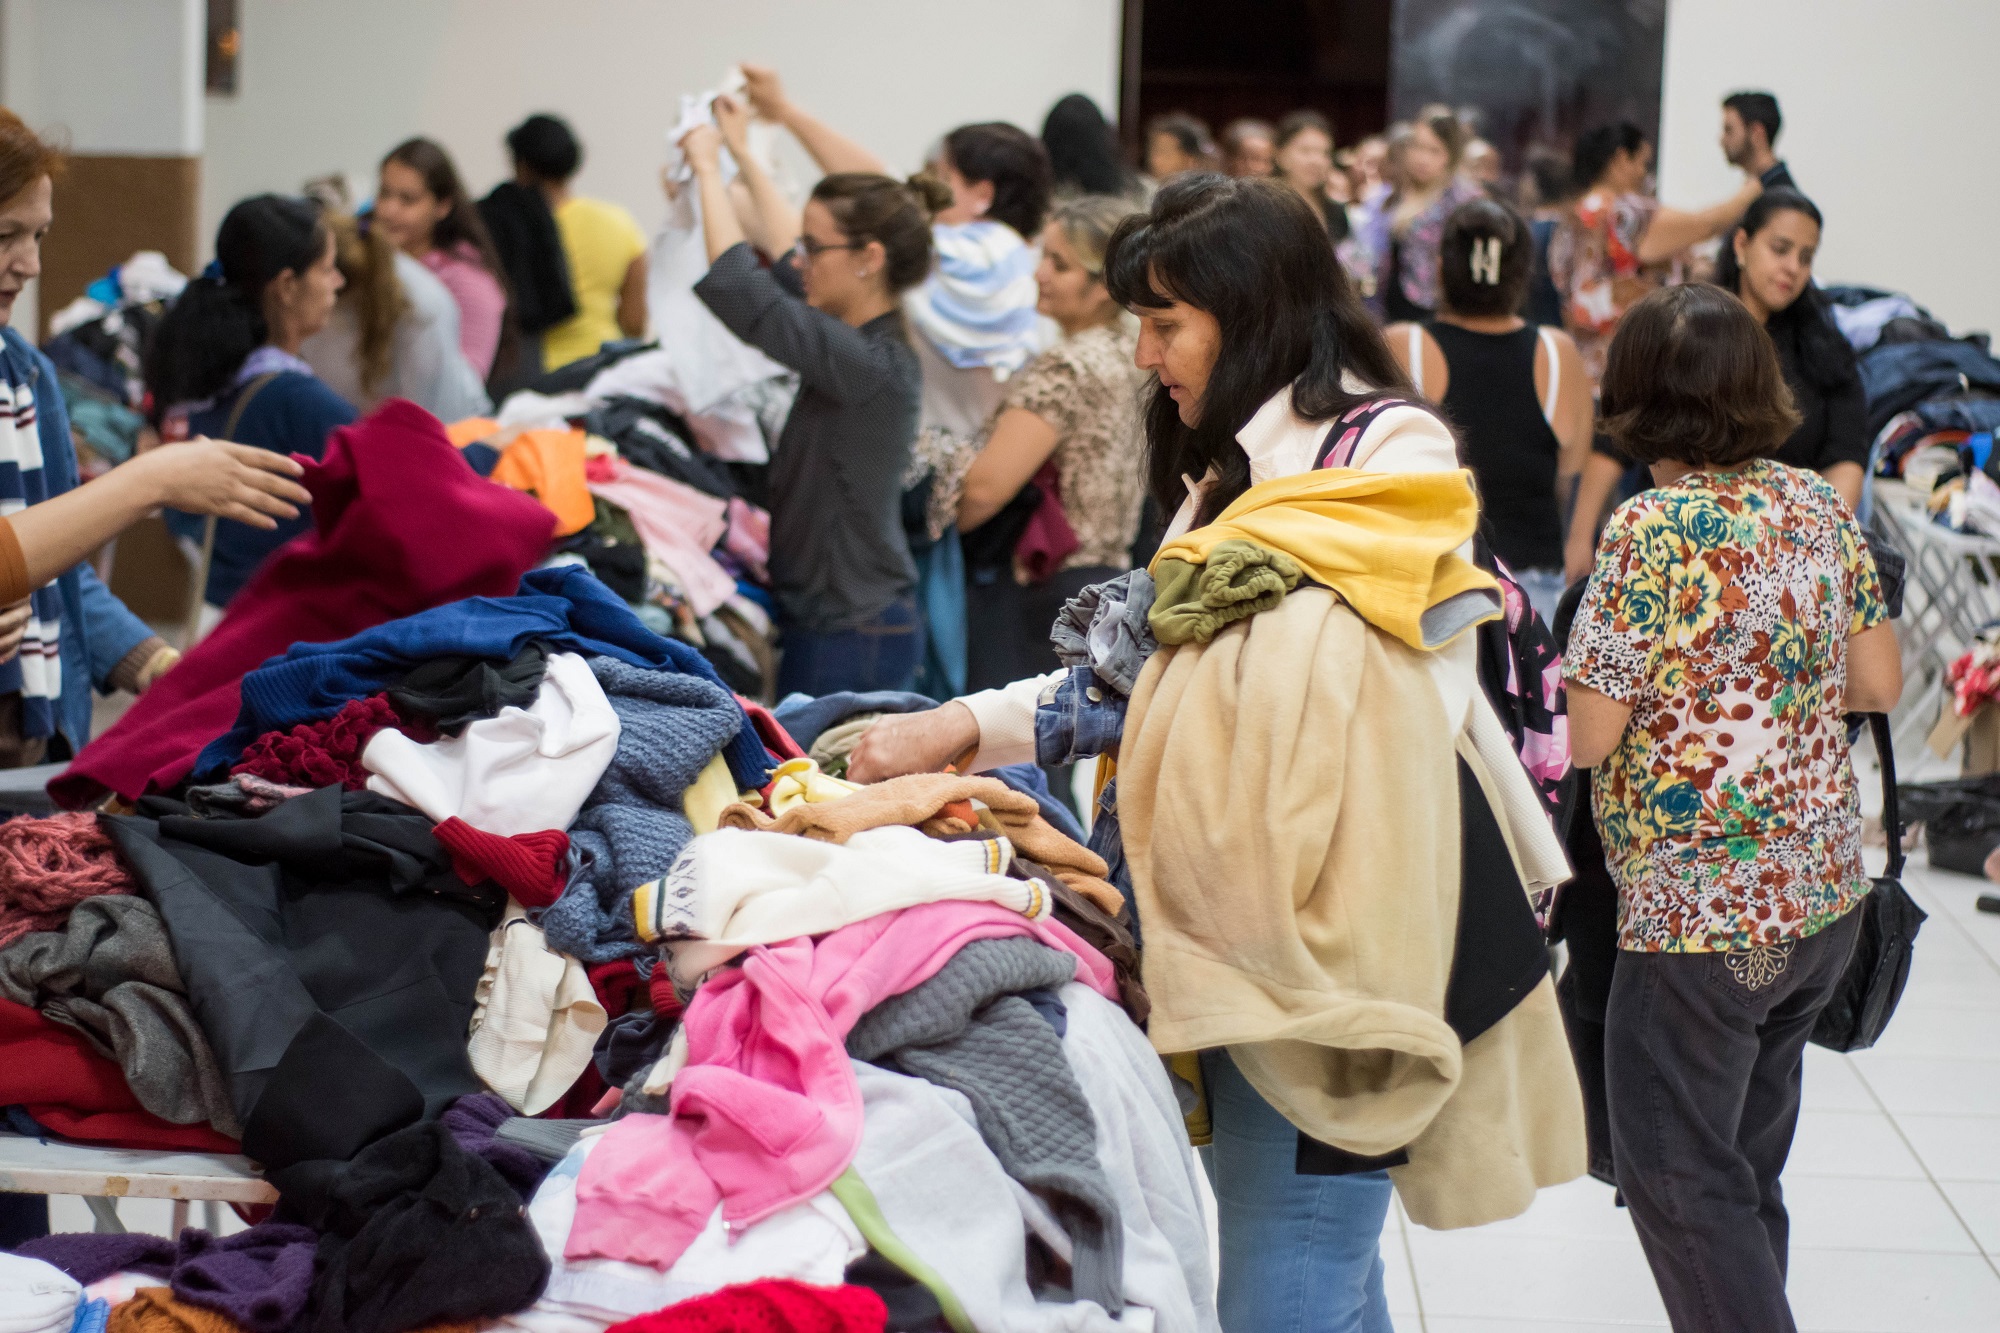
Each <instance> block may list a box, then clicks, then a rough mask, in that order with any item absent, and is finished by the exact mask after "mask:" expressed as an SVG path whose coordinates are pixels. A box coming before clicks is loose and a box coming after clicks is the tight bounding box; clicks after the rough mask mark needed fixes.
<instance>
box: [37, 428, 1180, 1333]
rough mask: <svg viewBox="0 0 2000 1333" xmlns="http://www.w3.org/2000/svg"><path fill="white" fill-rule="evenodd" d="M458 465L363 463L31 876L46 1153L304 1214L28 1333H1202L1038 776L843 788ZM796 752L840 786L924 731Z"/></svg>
mask: <svg viewBox="0 0 2000 1333" xmlns="http://www.w3.org/2000/svg"><path fill="white" fill-rule="evenodd" d="M462 460H463V455H462V454H460V453H459V451H458V450H456V449H455V448H454V447H453V446H452V445H451V444H450V443H449V442H448V440H447V439H446V437H445V436H444V433H443V430H442V428H441V427H440V426H439V425H438V424H437V423H436V422H435V421H434V420H432V419H430V418H428V417H427V416H426V415H425V414H422V413H419V412H417V411H415V409H412V408H409V407H408V405H398V404H391V405H388V406H386V407H385V408H384V409H382V410H381V411H380V412H378V413H377V414H375V415H374V416H372V417H370V418H369V419H368V420H367V421H365V422H363V423H360V424H359V425H357V426H356V427H354V428H350V429H348V430H345V431H343V432H340V433H338V434H337V435H336V437H335V439H334V440H333V441H332V442H331V444H330V447H329V449H328V453H327V457H326V459H325V460H323V461H321V462H319V463H317V464H314V465H313V466H311V467H310V468H309V469H308V475H307V483H308V485H309V486H310V487H311V488H312V489H313V491H314V495H315V500H316V503H315V506H314V522H315V531H314V532H312V533H310V534H308V535H307V536H306V537H304V538H302V539H301V540H300V541H299V542H297V543H295V544H293V545H291V546H288V547H287V548H285V549H284V550H283V551H281V552H280V553H279V554H278V555H277V556H276V557H275V558H274V559H273V560H272V561H271V562H270V564H268V565H267V566H266V567H265V568H264V569H262V570H261V571H259V573H258V574H257V576H256V577H255V578H253V579H252V581H251V583H250V584H249V585H247V586H246V588H245V590H244V593H243V595H242V597H241V598H240V599H239V602H238V604H237V605H235V606H233V607H232V608H231V612H230V615H229V616H228V617H227V618H226V619H225V620H224V622H223V623H222V624H221V625H220V626H219V627H218V628H217V630H216V632H215V633H214V634H213V635H211V636H210V637H209V639H207V640H206V641H204V642H203V643H202V644H200V645H198V646H197V647H196V649H195V650H193V651H192V652H191V653H190V654H189V655H188V658H187V659H186V661H185V662H184V663H183V664H182V667H181V668H179V669H178V670H179V674H178V675H175V676H173V678H172V679H171V680H163V681H162V683H161V686H160V688H159V689H158V690H156V691H153V692H149V694H148V696H147V697H146V698H145V699H143V700H141V701H140V703H139V704H138V705H137V706H135V708H134V709H133V710H132V711H131V712H130V713H128V714H127V715H126V717H125V718H124V719H122V720H121V721H120V723H119V724H117V725H116V726H114V727H113V728H112V729H110V730H109V731H108V732H106V733H105V734H104V735H103V736H101V737H100V738H99V739H98V741H97V742H95V743H94V744H93V745H91V746H89V747H87V748H86V750H85V751H84V752H83V753H82V754H81V755H79V757H78V760H77V761H76V763H75V764H73V765H72V766H71V768H70V770H69V771H68V772H67V773H66V774H65V775H64V777H63V779H62V781H61V783H60V784H59V786H58V789H57V790H58V794H59V795H60V796H61V797H62V798H63V800H64V801H65V803H66V804H69V805H72V806H78V807H89V808H87V809H76V810H72V811H69V812H65V813H61V814H57V815H54V816H51V817H48V818H43V819H16V820H13V821H10V822H7V823H5V824H4V825H0V1024H4V1025H5V1032H4V1034H3V1035H0V1050H4V1051H5V1053H6V1055H7V1057H8V1058H6V1059H0V1071H4V1072H0V1098H3V1099H4V1104H5V1105H6V1106H7V1107H8V1108H9V1110H8V1117H9V1120H10V1124H11V1127H12V1128H13V1129H14V1130H15V1131H16V1132H20V1133H26V1134H30V1135H35V1136H40V1137H43V1138H45V1139H47V1140H50V1141H65V1142H76V1143H82V1144H98V1145H104V1146H117V1147H123V1148H131V1149H158V1150H177V1151H197V1152H215V1153H230V1152H238V1151H240V1152H242V1153H244V1154H245V1155H247V1156H249V1157H250V1158H251V1159H252V1160H253V1161H255V1162H256V1163H257V1165H258V1166H259V1168H260V1169H261V1170H262V1171H263V1172H264V1174H265V1176H266V1178H267V1179H268V1180H269V1181H270V1182H271V1184H272V1185H273V1186H274V1187H276V1189H277V1190H278V1193H279V1199H280V1201H279V1203H278V1204H277V1206H276V1209H275V1211H274V1212H272V1213H271V1214H270V1215H268V1216H262V1217H259V1218H258V1219H257V1220H256V1222H255V1225H253V1226H251V1227H250V1228H249V1229H248V1230H244V1231H240V1232H237V1233H236V1234H233V1235H226V1236H211V1235H209V1234H208V1233H206V1232H202V1231H198V1230H188V1231H184V1232H183V1233H182V1234H181V1235H180V1236H178V1237H172V1238H160V1237H147V1236H137V1235H81V1236H52V1237H47V1238H44V1239H40V1240H35V1241H30V1242H28V1243H26V1244H25V1245H23V1246H21V1247H19V1248H18V1249H17V1251H16V1253H14V1254H12V1255H8V1256H5V1257H4V1262H0V1305H4V1306H5V1308H7V1309H8V1310H10V1311H13V1310H17V1309H18V1310H20V1311H22V1312H23V1313H22V1315H21V1318H23V1319H27V1318H29V1316H30V1314H31V1313H32V1317H33V1320H35V1321H39V1322H29V1323H22V1324H21V1327H24V1328H27V1327H37V1328H39V1327H41V1326H44V1325H46V1326H48V1327H51V1328H55V1327H60V1328H63V1329H69V1328H72V1327H84V1328H93V1327H101V1328H109V1329H113V1330H119V1329H133V1330H137V1329H148V1330H150V1329H155V1328H159V1329H189V1330H193V1329H200V1330H226V1329H246V1330H254V1331H256V1333H284V1331H285V1330H335V1329H340V1330H375V1331H377V1333H403V1331H404V1330H413V1329H430V1328H443V1327H452V1328H459V1327H472V1326H473V1324H472V1323H471V1322H470V1321H476V1320H489V1321H490V1320H493V1319H499V1318H505V1319H507V1320H509V1321H511V1326H514V1327H520V1328H525V1329H592V1330H595V1329H603V1328H606V1327H609V1326H611V1325H614V1324H620V1323H626V1324H629V1325H630V1326H632V1327H645V1328H653V1327H658V1328H671V1327H680V1326H686V1327H710V1326H715V1325H714V1324H713V1323H712V1322H711V1323H707V1324H704V1323H700V1322H698V1321H700V1320H703V1319H708V1320H711V1321H712V1320H714V1319H716V1318H721V1317H723V1316H721V1315H718V1314H716V1313H715V1311H716V1310H718V1309H726V1310H730V1311H747V1312H751V1314H750V1315H746V1316H745V1317H752V1316H753V1315H754V1317H758V1318H764V1319H766V1320H767V1321H768V1320H786V1321H790V1322H788V1323H778V1324H773V1325H772V1326H780V1327H822V1326H824V1327H842V1328H849V1327H851V1328H870V1329H886V1328H890V1327H894V1328H909V1329H918V1328H932V1327H937V1328H959V1329H970V1328H1023V1329H1026V1328H1038V1327H1047V1328H1057V1327H1061V1328H1092V1327H1103V1328H1112V1327H1121V1326H1128V1325H1130V1324H1132V1321H1133V1320H1134V1319H1142V1320H1144V1321H1151V1322H1152V1323H1153V1324H1154V1326H1156V1327H1160V1328H1189V1329H1198V1328H1206V1327H1212V1326H1213V1307H1212V1300H1211V1296H1210V1287H1211V1284H1210V1283H1209V1281H1208V1279H1207V1276H1206V1274H1207V1253H1206V1246H1207V1240H1206V1227H1205V1225H1204V1223H1203V1221H1202V1215H1201V1208H1200V1204H1199V1202H1198V1193H1197V1189H1196V1185H1195V1182H1194V1177H1193V1171H1194V1164H1193V1158H1192V1154H1191V1151H1190V1149H1189V1147H1188V1144H1187V1140H1186V1136H1185V1132H1184V1130H1183V1128H1182V1121H1181V1110H1180V1107H1179V1105H1178V1103H1177V1101H1176V1098H1175V1094H1174V1092H1173V1090H1172V1088H1171V1085H1170V1083H1169V1080H1168V1077H1167V1074H1166V1073H1165V1071H1164V1069H1163V1068H1162V1066H1161V1065H1160V1063H1159V1061H1158V1060H1157V1058H1156V1057H1154V1056H1153V1055H1152V1053H1151V1050H1150V1047H1149V1046H1148V1045H1147V1043H1146V1039H1145V1036H1144V1034H1143V1032H1142V1031H1141V1030H1140V1028H1139V1027H1138V1026H1137V1025H1136V1024H1135V1023H1134V1021H1133V1014H1134V1011H1135V1009H1136V1012H1137V1013H1138V1014H1140V1015H1141V1016H1143V1012H1144V1011H1143V1003H1144V1000H1143V994H1144V993H1143V990H1142V989H1141V988H1140V985H1139V980H1138V976H1137V971H1136V962H1137V956H1136V952H1135V950H1134V948H1133V941H1132V938H1131V935H1130V933H1129V930H1128V929H1127V927H1126V925H1125V924H1124V922H1125V921H1129V913H1128V912H1126V911H1125V909H1124V897H1123V895H1122V894H1121V893H1120V892H1119V891H1118V890H1117V889H1115V888H1113V887H1112V886H1111V885H1110V884H1109V883H1108V882H1107V881H1106V880H1105V878H1104V876H1105V874H1106V873H1107V868H1106V866H1105V865H1104V863H1103V862H1102V861H1101V860H1100V859H1099V858H1097V857H1096V856H1095V855H1094V854H1092V853H1091V852H1090V851H1088V850H1087V849H1086V848H1085V847H1084V846H1082V845H1081V844H1080V843H1079V842H1078V841H1077V839H1076V838H1075V837H1073V836H1071V835H1072V834H1073V833H1080V831H1081V830H1080V829H1078V828H1076V826H1075V825H1074V823H1073V822H1070V823H1067V824H1066V826H1065V827H1066V828H1067V829H1068V831H1067V832H1066V831H1064V829H1063V828H1059V827H1057V825H1055V824H1052V823H1051V822H1050V821H1049V820H1048V819H1047V818H1045V817H1044V811H1045V810H1047V811H1048V812H1050V813H1052V814H1056V813H1058V812H1059V814H1060V817H1061V818H1062V819H1064V820H1065V821H1067V820H1069V819H1070V817H1069V816H1068V812H1067V811H1064V810H1062V808H1061V807H1060V806H1059V805H1057V804H1055V803H1054V802H1053V800H1052V798H1051V797H1050V796H1049V793H1048V791H1047V788H1046V785H1045V784H1044V783H1043V781H1042V775H1041V773H1040V770H1039V769H1036V768H1034V767H1033V766H1032V765H1027V766H1021V767H1020V768H1019V769H1017V770H1013V771H1010V773H1009V774H1007V775H1005V777H1006V778H1009V779H1011V780H1012V781H1013V782H1014V783H1015V784H1016V785H1015V786H1010V785H1009V783H1008V781H1007V780H1003V779H1002V778H995V777H976V778H975V777H962V776H955V775H936V776H931V777H916V778H910V779H904V780H901V781H899V782H894V783H885V784H880V785H878V786H874V787H866V788H863V787H858V786H856V785H855V784H853V783H850V782H847V781H845V780H843V779H842V778H839V777H835V776H832V775H830V774H828V773H826V772H823V771H822V770H821V769H820V767H819V764H818V763H816V762H815V761H814V760H813V759H811V758H810V757H808V756H807V754H806V751H805V748H804V747H802V746H801V745H799V744H798V743H797V742H795V741H794V740H793V739H792V737H791V736H790V735H789V734H788V733H787V732H786V730H785V729H784V727H783V725H782V724H781V723H780V722H779V721H778V720H777V718H776V717H775V716H773V714H771V713H770V712H768V711H766V710H765V709H763V708H761V707H759V706H758V705H756V704H755V703H752V702H749V701H747V700H745V699H744V698H742V697H741V696H739V695H738V694H737V693H736V692H734V691H732V690H731V689H730V688H729V686H728V685H727V684H726V683H725V681H724V679H723V678H722V676H721V674H720V673H719V672H718V671H717V669H716V668H715V666H714V665H713V664H712V662H711V660H710V658H709V657H708V656H706V655H704V653H703V652H701V651H700V650H698V649H696V648H695V647H694V646H692V645H691V644H689V643H687V642H685V641H683V640H680V639H677V638H670V637H663V636H662V635H660V634H658V633H656V632H655V631H654V630H653V629H652V628H650V627H649V626H648V625H647V623H646V622H645V620H644V619H643V618H642V617H641V615H640V614H639V613H638V612H637V611H635V609H634V608H633V606H632V605H631V604H630V603H629V602H628V601H627V600H626V599H625V598H624V597H621V596H620V595H619V594H618V593H616V592H614V591H612V590H611V589H610V588H608V587H607V586H606V584H605V582H604V580H602V579H600V578H599V577H598V576H597V575H596V574H594V573H593V572H592V571H591V570H590V569H589V568H588V567H586V566H585V565H582V564H579V563H576V562H573V561H571V562H557V563H549V562H548V560H547V557H548V552H549V547H550V540H551V532H550V515H551V510H552V508H553V506H549V505H547V504H546V503H545V502H543V501H540V500H537V499H534V498H530V497H529V496H528V495H526V494H522V493H519V492H517V491H515V490H513V489H510V488H506V487H502V486H497V485H494V484H492V483H490V482H488V481H485V480H482V479H481V478H480V477H479V476H478V475H477V473H476V472H475V471H474V470H473V469H472V468H468V467H466V466H465V463H464V461H462ZM420 514H421V516H422V517H421V519H420V517H419V515H420ZM465 531H478V532H480V533H482V534H483V535H482V540H480V541H478V542H467V541H464V540H462V539H460V538H456V537H454V536H452V535H451V534H453V533H455V532H465ZM307 590H311V591H312V595H311V596H306V595H304V593H305V592H306V591H307ZM788 704H789V705H790V707H788V709H787V711H788V712H790V713H792V714H793V715H794V716H797V710H798V708H799V707H801V706H803V707H804V708H806V709H807V710H808V711H807V714H806V717H805V720H803V721H802V722H801V727H802V730H803V729H805V728H806V727H808V726H810V728H811V729H810V730H809V731H807V737H808V739H809V740H810V741H813V742H818V741H820V740H821V739H822V738H823V736H824V734H825V733H828V732H833V731H839V730H841V729H842V728H843V726H845V727H846V730H847V731H848V733H849V736H850V740H849V742H848V743H849V745H851V736H852V734H853V731H854V728H853V725H852V724H853V723H854V722H855V721H856V720H857V719H859V718H863V717H865V716H868V715H872V714H878V713H880V712H882V711H885V710H887V709H891V708H895V707H899V706H908V705H907V701H902V702H899V701H895V700H883V699H880V698H876V697H872V696H857V697H853V698H848V699H841V698H827V699H819V700H792V701H788ZM842 753H843V754H844V751H842ZM832 766H834V767H839V765H838V764H837V763H836V764H833V765H832ZM941 1179H943V1180H949V1181H951V1182H952V1188H951V1189H950V1190H949V1191H947V1192H945V1193H942V1194H940V1193H939V1191H938V1189H937V1185H938V1182H939V1181H940V1180H941ZM972 1236H978V1237H982V1238H983V1243H981V1244H978V1245H968V1244H966V1243H964V1242H965V1241H966V1238H968V1237H972ZM8 1292H11V1293H14V1295H15V1296H18V1298H19V1299H18V1300H13V1299H11V1298H9V1297H8V1296H7V1295H6V1293H8ZM30 1307H32V1311H31V1309H30ZM678 1307H686V1308H685V1309H681V1310H679V1311H678V1313H677V1309H678ZM1128 1312H1130V1313H1129V1314H1128ZM732 1317H733V1316H732ZM683 1319H684V1320H686V1321H690V1322H686V1323H677V1322H675V1321H677V1320H683ZM812 1320H819V1321H821V1322H819V1323H812V1322H810V1321H812ZM829 1320H838V1321H841V1322H838V1323H828V1322H826V1321H829ZM634 1321H636V1322H634ZM488 1326H490V1325H488ZM501 1326H509V1325H506V1324H503V1325H501Z"/></svg>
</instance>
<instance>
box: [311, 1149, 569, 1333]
mask: <svg viewBox="0 0 2000 1333" xmlns="http://www.w3.org/2000/svg"><path fill="white" fill-rule="evenodd" d="M280 1207H281V1209H282V1211H283V1212H284V1214H285V1215H288V1216H291V1217H295V1218H297V1219H298V1220H300V1221H303V1222H304V1223H306V1224H307V1225H308V1226H311V1227H314V1228H316V1229H318V1230H319V1231H320V1232H322V1233H323V1234H322V1235H321V1236H320V1242H319V1253H318V1264H319V1271H318V1273H317V1275H316V1276H315V1277H314V1279H313V1294H312V1304H311V1307H310V1310H309V1313H308V1315H307V1317H306V1319H305V1321H304V1327H305V1328H306V1329H309V1330H311V1333H408V1330H411V1329H416V1328H423V1327H426V1326H428V1325H431V1324H440V1323H446V1322H452V1321H463V1320H474V1319H486V1318H494V1317H498V1316H500V1315H505V1314H513V1313H515V1312H516V1311H519V1310H525V1309H527V1308H528V1307H529V1306H530V1305H533V1304H534V1303H535V1301H536V1300H537V1299H538V1298H539V1297H540V1296H541V1294H542V1289H543V1288H544V1287H546V1286H547V1285H548V1280H549V1260H548V1256H547V1255H546V1254H545V1253H543V1250H542V1243H541V1240H540V1239H539V1238H538V1237H537V1236H536V1235H535V1231H534V1228H533V1227H532V1226H530V1225H529V1224H528V1219H527V1215H526V1212H525V1210H524V1209H523V1208H522V1206H521V1196H520V1195H518V1194H516V1193H515V1192H514V1190H513V1188H512V1187H511V1186H510V1185H508V1184H507V1182H506V1180H505V1179H504V1178H503V1177H502V1176H501V1175H500V1173H499V1171H497V1170H496V1169H495V1168H494V1167H493V1166H492V1165H491V1164H489V1163H487V1162H485V1161H483V1160H481V1159H480V1158H478V1157H475V1156H473V1155H472V1154H471V1153H469V1152H467V1151H466V1150H465V1149H464V1148H461V1147H460V1146H459V1145H458V1143H457V1142H456V1141H455V1140H454V1139H453V1138H452V1136H451V1133H450V1132H449V1131H448V1130H446V1129H445V1128H444V1127H443V1126H442V1125H438V1124H434V1123H433V1124H423V1125H412V1126H410V1127H409V1128H408V1129H405V1130H402V1131H400V1132H398V1133H395V1134H392V1135H390V1136H389V1137H388V1138H385V1139H383V1140H382V1141H381V1142H379V1143H376V1144H374V1145H372V1146H370V1147H369V1148H367V1149H365V1150H363V1151H362V1153H361V1154H360V1155H359V1156H357V1157H356V1158H355V1159H354V1160H353V1161H352V1162H350V1163H347V1164H346V1165H344V1166H342V1167H341V1168H340V1169H339V1171H338V1172H336V1173H334V1174H332V1175H330V1176H328V1177H326V1178H324V1179H322V1180H318V1181H315V1182H314V1183H313V1184H312V1185H311V1186H307V1185H304V1184H293V1185H289V1186H286V1187H284V1198H283V1203H282V1204H281V1205H280Z"/></svg>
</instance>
